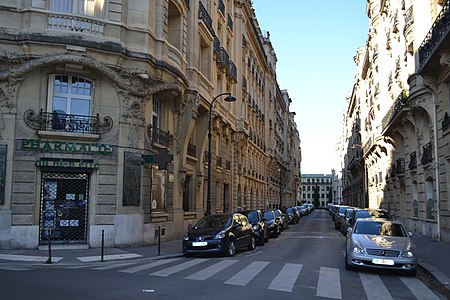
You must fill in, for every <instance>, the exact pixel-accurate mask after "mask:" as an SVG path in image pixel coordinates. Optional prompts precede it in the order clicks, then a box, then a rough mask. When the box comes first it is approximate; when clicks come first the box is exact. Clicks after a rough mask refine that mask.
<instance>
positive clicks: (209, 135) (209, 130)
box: [205, 93, 236, 215]
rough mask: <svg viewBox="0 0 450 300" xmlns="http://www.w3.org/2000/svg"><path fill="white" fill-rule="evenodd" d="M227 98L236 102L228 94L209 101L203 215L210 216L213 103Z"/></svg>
mask: <svg viewBox="0 0 450 300" xmlns="http://www.w3.org/2000/svg"><path fill="white" fill-rule="evenodd" d="M225 95H227V96H228V97H226V98H225V101H226V102H234V101H236V98H235V97H233V96H231V94H230V93H222V94H219V95H217V96H216V97H214V99H213V100H212V101H211V104H209V119H208V184H207V192H206V193H207V194H206V211H205V215H210V214H211V137H212V136H211V123H212V110H213V107H214V102H215V101H216V100H217V98H219V97H220V96H225Z"/></svg>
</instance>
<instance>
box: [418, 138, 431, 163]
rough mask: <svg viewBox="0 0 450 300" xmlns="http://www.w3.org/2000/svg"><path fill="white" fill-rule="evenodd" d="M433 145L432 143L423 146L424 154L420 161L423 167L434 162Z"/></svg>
mask: <svg viewBox="0 0 450 300" xmlns="http://www.w3.org/2000/svg"><path fill="white" fill-rule="evenodd" d="M432 150H433V149H432V145H431V142H429V143H428V144H426V145H424V146H423V154H422V158H421V159H420V162H421V163H422V165H425V164H428V163H430V162H431V161H432V160H433V154H432Z"/></svg>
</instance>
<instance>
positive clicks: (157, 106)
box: [152, 97, 161, 129]
mask: <svg viewBox="0 0 450 300" xmlns="http://www.w3.org/2000/svg"><path fill="white" fill-rule="evenodd" d="M152 125H153V127H155V128H158V129H159V128H161V103H160V102H159V99H158V98H156V97H153V111H152Z"/></svg>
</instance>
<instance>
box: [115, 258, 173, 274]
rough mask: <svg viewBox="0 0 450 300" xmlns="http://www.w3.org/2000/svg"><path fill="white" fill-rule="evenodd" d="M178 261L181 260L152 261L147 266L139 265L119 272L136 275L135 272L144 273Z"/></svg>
mask: <svg viewBox="0 0 450 300" xmlns="http://www.w3.org/2000/svg"><path fill="white" fill-rule="evenodd" d="M179 259H181V258H170V259H163V260H157V261H153V262H151V263H148V264H143V265H139V266H136V267H133V268H129V269H125V270H121V271H119V272H123V273H136V272H140V271H144V270H147V269H151V268H154V267H158V266H161V265H165V264H168V263H171V262H173V261H177V260H179Z"/></svg>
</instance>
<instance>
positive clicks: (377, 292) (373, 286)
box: [359, 273, 393, 300]
mask: <svg viewBox="0 0 450 300" xmlns="http://www.w3.org/2000/svg"><path fill="white" fill-rule="evenodd" d="M359 277H360V278H361V282H362V285H363V287H364V291H366V296H367V300H380V299H383V300H393V298H392V296H391V294H390V293H389V291H388V290H387V288H386V286H385V285H384V283H383V281H381V278H380V276H378V275H375V274H367V273H359Z"/></svg>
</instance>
